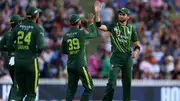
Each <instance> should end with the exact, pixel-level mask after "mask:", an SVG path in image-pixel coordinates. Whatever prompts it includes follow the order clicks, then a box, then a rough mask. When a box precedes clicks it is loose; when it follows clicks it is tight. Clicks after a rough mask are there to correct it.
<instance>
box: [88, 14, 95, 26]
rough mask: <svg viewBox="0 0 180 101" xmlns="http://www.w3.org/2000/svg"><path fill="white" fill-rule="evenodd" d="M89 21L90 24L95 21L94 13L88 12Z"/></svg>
mask: <svg viewBox="0 0 180 101" xmlns="http://www.w3.org/2000/svg"><path fill="white" fill-rule="evenodd" d="M88 22H89V24H92V23H93V22H94V14H92V13H89V14H88Z"/></svg>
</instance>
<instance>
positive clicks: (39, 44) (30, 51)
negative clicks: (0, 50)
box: [8, 20, 44, 58]
mask: <svg viewBox="0 0 180 101" xmlns="http://www.w3.org/2000/svg"><path fill="white" fill-rule="evenodd" d="M9 37H10V40H8V47H9V48H8V50H11V47H10V46H11V45H12V43H13V42H14V41H16V43H15V53H14V54H15V57H16V58H31V57H36V56H37V50H38V49H43V48H44V32H43V30H42V29H41V28H40V27H39V26H38V25H37V24H36V23H35V22H33V21H31V20H24V21H23V22H22V24H21V25H18V26H17V27H15V28H14V29H13V30H12V34H11V35H10V36H9Z"/></svg>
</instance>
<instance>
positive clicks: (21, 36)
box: [17, 31, 31, 45]
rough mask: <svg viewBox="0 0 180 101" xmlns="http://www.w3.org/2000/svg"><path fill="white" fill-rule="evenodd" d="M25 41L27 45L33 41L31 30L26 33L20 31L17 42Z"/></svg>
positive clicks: (22, 42)
mask: <svg viewBox="0 0 180 101" xmlns="http://www.w3.org/2000/svg"><path fill="white" fill-rule="evenodd" d="M25 35H26V36H25ZM24 42H26V43H27V45H29V44H30V43H31V32H28V33H27V34H24V32H23V31H18V37H17V44H24Z"/></svg>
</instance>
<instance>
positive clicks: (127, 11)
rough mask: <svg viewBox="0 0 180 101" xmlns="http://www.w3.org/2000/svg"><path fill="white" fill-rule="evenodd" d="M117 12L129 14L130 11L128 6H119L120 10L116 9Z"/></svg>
mask: <svg viewBox="0 0 180 101" xmlns="http://www.w3.org/2000/svg"><path fill="white" fill-rule="evenodd" d="M117 13H123V14H127V15H129V14H130V11H129V9H128V8H121V9H120V10H118V12H117Z"/></svg>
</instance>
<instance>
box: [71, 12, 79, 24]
mask: <svg viewBox="0 0 180 101" xmlns="http://www.w3.org/2000/svg"><path fill="white" fill-rule="evenodd" d="M79 20H81V17H80V16H79V15H77V14H72V15H71V17H70V24H75V23H76V22H77V21H79Z"/></svg>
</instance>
